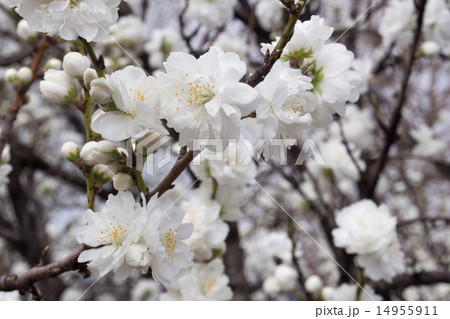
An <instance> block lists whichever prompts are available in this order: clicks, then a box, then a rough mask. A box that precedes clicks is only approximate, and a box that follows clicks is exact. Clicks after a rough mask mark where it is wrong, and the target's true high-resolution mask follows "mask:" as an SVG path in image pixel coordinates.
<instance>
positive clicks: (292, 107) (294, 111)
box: [282, 94, 305, 120]
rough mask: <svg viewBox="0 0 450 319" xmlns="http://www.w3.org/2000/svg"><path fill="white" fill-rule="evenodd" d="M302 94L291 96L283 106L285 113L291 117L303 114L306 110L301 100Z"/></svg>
mask: <svg viewBox="0 0 450 319" xmlns="http://www.w3.org/2000/svg"><path fill="white" fill-rule="evenodd" d="M299 99H300V95H299V94H296V95H295V96H291V97H290V98H289V99H288V100H287V101H286V104H284V105H283V106H282V111H283V115H284V116H286V117H287V118H289V119H291V120H292V119H295V118H297V117H301V116H303V112H304V111H305V109H304V107H303V105H302V104H301V103H300V101H299Z"/></svg>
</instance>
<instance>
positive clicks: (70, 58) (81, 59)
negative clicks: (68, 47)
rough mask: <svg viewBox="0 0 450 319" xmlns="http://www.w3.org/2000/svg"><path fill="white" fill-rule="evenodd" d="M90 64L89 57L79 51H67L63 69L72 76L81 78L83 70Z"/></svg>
mask: <svg viewBox="0 0 450 319" xmlns="http://www.w3.org/2000/svg"><path fill="white" fill-rule="evenodd" d="M90 65H91V62H90V61H89V58H88V57H87V56H85V55H82V54H81V53H79V52H69V53H67V54H66V55H65V56H64V59H63V69H64V71H65V72H66V73H67V74H69V75H70V76H73V77H74V78H78V79H81V78H82V77H83V74H84V71H86V69H87V68H88V67H89V66H90Z"/></svg>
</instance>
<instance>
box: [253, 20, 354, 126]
mask: <svg viewBox="0 0 450 319" xmlns="http://www.w3.org/2000/svg"><path fill="white" fill-rule="evenodd" d="M332 33H333V28H331V27H329V26H327V25H325V22H324V19H323V18H319V17H318V16H312V17H311V19H310V20H308V21H304V22H301V21H297V23H296V25H295V29H294V34H293V35H292V38H291V39H290V40H289V42H288V43H287V44H286V47H285V48H284V50H283V53H282V56H281V60H282V61H284V63H290V64H292V65H296V67H298V68H299V69H301V70H302V73H303V74H304V75H307V76H308V77H310V78H311V83H312V85H313V90H311V91H312V92H313V93H314V94H315V95H316V96H317V97H318V98H319V103H318V104H319V105H318V107H316V108H315V109H314V111H313V112H312V117H313V120H314V122H313V126H314V127H316V128H318V127H323V126H326V125H328V124H329V123H330V122H331V115H332V114H334V113H338V114H340V115H343V114H344V111H345V102H347V101H350V102H355V101H357V100H358V98H359V90H358V89H359V85H360V82H361V79H360V77H359V75H358V73H357V72H355V71H353V70H350V68H351V66H352V63H353V59H354V56H353V53H352V52H350V51H348V50H347V49H346V48H345V46H344V45H342V44H340V43H330V44H326V43H325V42H326V41H327V40H328V39H329V38H330V36H331V34H332ZM277 40H278V39H277ZM276 43H277V41H275V42H273V43H271V44H263V45H262V50H261V51H262V52H263V53H264V54H265V52H266V50H267V49H269V50H270V51H272V50H273V49H274V48H275V45H276Z"/></svg>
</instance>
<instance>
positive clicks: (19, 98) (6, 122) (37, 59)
mask: <svg viewBox="0 0 450 319" xmlns="http://www.w3.org/2000/svg"><path fill="white" fill-rule="evenodd" d="M48 46H49V43H48V41H47V36H44V37H43V38H42V40H41V44H40V45H39V49H38V50H37V52H36V53H34V56H33V62H32V64H31V72H32V74H33V77H32V80H31V81H30V83H28V84H26V85H24V86H22V87H21V88H20V89H19V91H18V92H17V94H16V97H15V98H14V101H13V103H12V105H11V107H10V109H9V110H8V112H7V113H6V115H5V117H4V118H3V122H2V132H1V134H0V154H2V152H3V148H4V147H5V145H6V143H8V140H9V137H10V135H11V131H12V128H13V125H14V121H15V119H16V116H17V113H18V112H19V110H20V108H21V107H22V105H24V104H25V101H26V94H27V92H28V90H29V88H30V87H31V85H32V84H33V82H34V81H35V80H36V78H37V73H38V71H39V65H40V64H41V61H42V58H43V57H44V53H45V50H47V48H48Z"/></svg>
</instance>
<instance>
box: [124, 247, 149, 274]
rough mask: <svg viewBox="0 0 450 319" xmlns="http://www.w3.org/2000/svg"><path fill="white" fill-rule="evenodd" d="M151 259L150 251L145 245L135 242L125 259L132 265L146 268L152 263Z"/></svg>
mask: <svg viewBox="0 0 450 319" xmlns="http://www.w3.org/2000/svg"><path fill="white" fill-rule="evenodd" d="M150 260H151V257H150V253H149V252H148V250H147V247H146V246H144V245H140V244H133V245H131V246H130V247H129V248H128V249H127V251H126V256H125V261H126V263H127V264H128V265H130V266H131V267H136V268H137V267H142V268H145V269H146V268H147V267H148V266H149V265H150Z"/></svg>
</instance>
